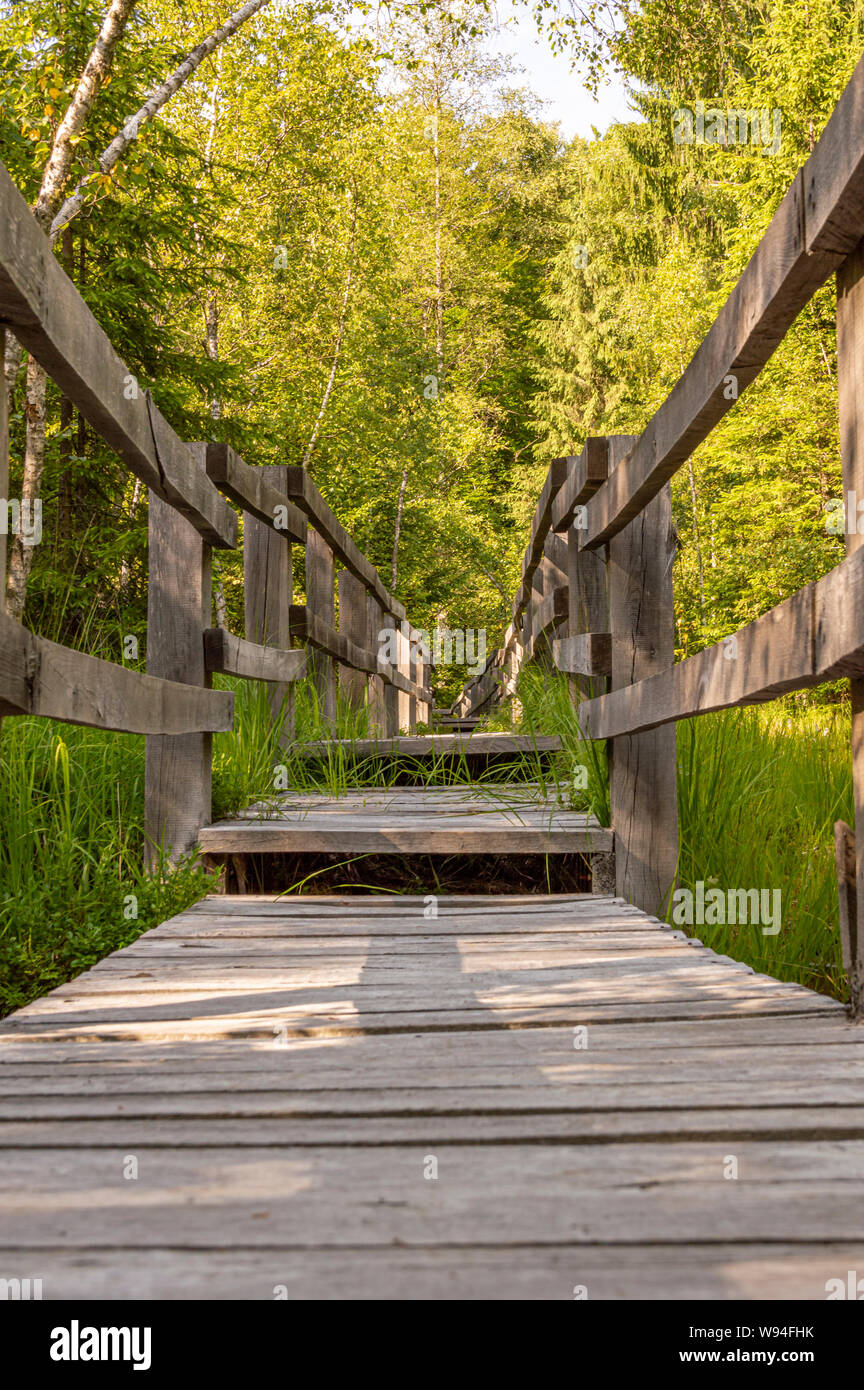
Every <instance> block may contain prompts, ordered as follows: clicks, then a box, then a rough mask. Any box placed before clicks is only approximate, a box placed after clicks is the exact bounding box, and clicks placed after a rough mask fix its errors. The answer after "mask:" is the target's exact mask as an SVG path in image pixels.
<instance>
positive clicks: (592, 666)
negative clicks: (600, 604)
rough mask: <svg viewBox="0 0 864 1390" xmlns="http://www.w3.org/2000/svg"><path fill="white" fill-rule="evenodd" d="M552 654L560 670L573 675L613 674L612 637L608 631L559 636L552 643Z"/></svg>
mask: <svg viewBox="0 0 864 1390" xmlns="http://www.w3.org/2000/svg"><path fill="white" fill-rule="evenodd" d="M552 655H553V658H554V661H555V665H556V666H557V667H558V670H559V671H567V672H568V673H570V674H571V675H576V676H609V675H611V674H612V637H611V634H610V633H608V632H580V633H577V634H576V636H575V637H559V638H557V639H556V640H555V641H554V642H553V643H552Z"/></svg>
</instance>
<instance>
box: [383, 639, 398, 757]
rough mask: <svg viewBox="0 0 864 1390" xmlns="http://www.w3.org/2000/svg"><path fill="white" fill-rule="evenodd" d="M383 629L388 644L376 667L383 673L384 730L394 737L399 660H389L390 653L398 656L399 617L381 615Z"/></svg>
mask: <svg viewBox="0 0 864 1390" xmlns="http://www.w3.org/2000/svg"><path fill="white" fill-rule="evenodd" d="M383 618H384V623H383V629H382V630H383V631H384V632H386V633H387V642H388V646H387V647H386V648H385V650H384V652H383V653H382V657H381V659H379V662H378V669H379V671H382V672H383V673H384V731H385V733H386V735H387V737H388V738H396V736H397V735H398V733H399V688H398V686H397V685H396V684H395V683H394V682H395V680H398V678H399V662H398V659H397V660H396V661H390V660H388V659H387V657H388V656H389V655H390V654H391V653H392V654H393V655H395V656H398V648H397V643H398V640H399V619H398V618H396V617H394V615H393V614H392V613H385V614H384V615H383Z"/></svg>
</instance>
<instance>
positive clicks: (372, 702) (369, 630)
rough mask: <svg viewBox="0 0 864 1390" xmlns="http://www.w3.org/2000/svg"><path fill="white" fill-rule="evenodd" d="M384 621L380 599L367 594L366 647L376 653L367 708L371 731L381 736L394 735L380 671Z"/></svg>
mask: <svg viewBox="0 0 864 1390" xmlns="http://www.w3.org/2000/svg"><path fill="white" fill-rule="evenodd" d="M383 621H384V612H383V609H382V607H381V602H380V600H379V599H378V598H377V597H376V595H375V594H374V593H371V594H370V593H367V595H366V647H367V650H368V651H370V652H374V654H375V666H374V668H373V670H374V672H375V674H374V675H371V676H370V677H369V680H368V681H367V683H366V708H367V711H368V715H369V732H370V734H372V735H379V736H380V737H381V738H388V737H390V736H392V732H393V731H392V729H390V728H389V727H388V723H387V709H386V706H385V703H384V677H383V675H381V674H380V673H379V667H380V662H379V655H378V654H379V652H380V644H379V637H378V634H379V633H380V631H381V627H382V624H383Z"/></svg>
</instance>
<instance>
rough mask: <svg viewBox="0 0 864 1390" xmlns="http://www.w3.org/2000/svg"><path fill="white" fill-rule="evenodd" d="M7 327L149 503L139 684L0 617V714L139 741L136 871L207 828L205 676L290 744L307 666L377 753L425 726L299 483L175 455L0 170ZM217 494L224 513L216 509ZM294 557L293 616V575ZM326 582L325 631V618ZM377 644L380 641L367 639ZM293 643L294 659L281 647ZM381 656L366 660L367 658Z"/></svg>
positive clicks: (383, 596)
mask: <svg viewBox="0 0 864 1390" xmlns="http://www.w3.org/2000/svg"><path fill="white" fill-rule="evenodd" d="M7 326H8V327H9V328H11V330H12V332H13V333H14V335H15V337H16V338H17V339H18V340H19V342H20V343H21V344H23V346H24V347H25V348H27V349H28V350H29V351H30V352H31V353H32V354H33V356H34V357H35V358H36V360H37V361H38V362H40V363H41V365H42V366H43V367H44V368H45V370H46V371H47V373H48V374H49V375H50V376H51V377H52V378H53V380H54V381H55V382H56V383H57V385H58V386H59V387H60V389H61V390H62V392H63V394H64V395H65V396H66V398H67V399H68V400H69V401H70V402H71V403H72V404H73V405H75V406H77V407H78V409H79V410H80V412H81V414H82V415H83V416H84V417H85V418H86V419H87V421H88V422H89V423H90V425H92V427H93V428H94V430H96V431H97V433H98V434H100V435H101V436H102V438H103V439H104V440H105V441H106V443H108V444H109V445H110V446H111V447H112V448H113V449H114V450H116V452H117V453H118V454H119V456H120V457H121V458H122V459H123V460H124V462H125V463H126V464H127V465H128V467H129V468H130V470H131V471H132V472H133V473H134V474H136V476H137V477H138V478H140V479H141V481H142V482H144V483H145V484H146V485H147V487H148V488H149V489H150V511H149V573H148V613H147V674H146V675H145V674H144V673H142V672H139V671H135V670H132V669H129V668H127V667H123V666H119V665H116V664H115V663H113V662H110V661H105V660H102V659H101V658H98V657H94V656H89V655H87V654H85V653H83V652H79V651H75V650H73V649H71V648H68V647H64V646H60V645H58V644H57V643H55V642H49V641H47V640H45V639H44V638H42V637H38V636H36V635H34V634H33V633H31V632H29V631H27V629H26V628H24V627H22V626H21V625H20V624H19V623H17V622H14V621H13V620H12V619H11V618H9V617H7V616H6V615H5V614H3V613H0V715H3V716H8V715H36V716H41V717H44V718H48V719H57V720H63V721H66V722H69V723H74V724H84V725H89V726H92V727H94V728H99V729H110V730H115V731H124V732H128V733H135V734H146V735H147V762H146V766H147V771H146V790H145V803H146V804H145V828H146V834H147V838H148V844H149V845H150V851H151V860H153V861H155V860H156V859H157V858H158V857H159V855H160V854H161V853H163V852H164V853H165V854H167V856H168V857H169V858H170V859H172V860H176V859H177V858H179V857H180V856H182V855H184V854H186V853H187V852H189V851H190V850H192V849H193V848H194V846H195V843H196V841H197V838H198V832H199V830H200V829H201V827H202V826H204V825H206V824H208V823H209V821H210V818H211V740H212V735H213V734H214V733H217V732H219V731H224V730H228V729H230V728H231V727H232V723H233V718H234V696H233V694H231V693H230V692H228V691H217V690H213V689H211V682H212V676H213V674H214V672H225V673H229V674H231V675H233V676H239V677H245V678H247V679H250V680H259V681H267V682H269V683H270V702H271V707H272V709H273V712H274V715H275V714H276V712H277V711H278V712H280V713H282V712H283V706H285V705H287V708H286V709H285V710H284V714H285V720H284V725H283V727H284V729H285V730H286V734H285V735H284V736H287V737H290V736H291V733H292V732H293V720H292V709H291V705H292V683H293V682H294V681H296V680H297V679H298V677H299V676H301V675H302V674H303V673H304V671H305V670H306V668H307V660H308V666H309V667H310V668H311V674H312V677H313V679H314V683H315V688H316V691H317V694H318V698H319V701H320V706H321V710H322V713H323V716H324V718H325V720H332V719H333V717H334V715H335V712H336V691H337V686H340V687H341V689H342V692H343V695H344V696H345V698H346V699H347V700H348V702H349V703H350V704H352V705H353V706H355V707H360V706H363V705H365V706H366V707H367V709H368V713H369V722H370V726H371V728H372V730H373V731H374V732H376V733H380V734H382V735H384V736H388V735H394V734H396V733H397V732H398V731H399V730H400V729H405V730H408V731H413V730H414V729H415V728H416V725H417V722H418V720H419V721H420V722H428V720H429V718H430V711H431V702H432V693H431V691H430V690H429V689H428V687H427V683H426V669H425V667H426V663H427V661H428V653H427V652H426V650H425V647H424V646H423V640H422V636H421V634H419V633H417V632H416V631H415V630H414V628H413V627H412V626H411V625H410V623H409V622H408V621H407V618H406V614H405V609H404V607H403V606H402V604H401V603H400V602H399V601H398V600H397V599H396V598H395V597H394V596H393V595H392V594H390V593H388V591H387V589H386V588H385V587H384V584H383V583H382V581H381V579H380V577H379V575H378V573H377V571H376V570H375V568H374V566H373V565H372V564H371V562H370V561H369V560H368V559H367V558H366V556H365V555H363V554H362V553H361V552H360V550H359V549H358V548H357V546H356V545H355V544H354V542H353V540H352V539H351V537H350V536H349V535H348V534H347V532H346V531H345V530H344V529H343V528H342V526H341V525H340V524H339V522H338V521H337V519H336V517H335V516H334V515H333V513H332V511H331V510H330V508H329V507H328V506H327V504H326V502H325V501H324V498H323V497H322V496H321V494H320V493H319V491H318V489H317V488H316V487H315V485H314V483H313V482H312V480H311V479H310V477H309V476H308V474H307V473H305V472H304V471H303V469H301V468H293V467H288V466H284V465H270V466H266V467H256V468H253V467H250V466H249V465H248V464H246V463H244V461H243V460H242V459H241V458H239V457H238V455H237V454H236V453H235V452H234V451H233V450H232V449H230V448H229V447H228V446H227V445H225V444H214V443H209V444H187V443H185V442H184V441H183V440H181V439H180V438H178V436H177V435H176V434H175V433H174V431H173V429H172V428H171V426H170V425H169V424H168V422H167V421H166V420H165V419H164V417H163V416H162V415H161V414H160V412H159V411H158V409H157V408H156V406H155V405H154V403H153V400H152V398H151V396H150V394H149V392H147V391H144V390H139V389H138V386H137V383H136V382H135V378H134V376H133V374H132V373H131V372H130V371H129V370H128V368H127V367H126V366H125V364H124V363H123V362H121V360H120V358H119V357H118V356H117V354H116V353H115V352H114V350H113V348H112V346H111V343H110V342H109V340H108V338H107V337H106V335H105V333H104V332H103V331H102V329H101V328H100V327H99V325H98V323H97V322H96V320H95V319H94V317H93V315H92V314H91V312H90V310H89V309H88V308H87V306H86V304H85V303H84V301H83V299H82V298H81V296H80V295H79V294H78V291H77V290H76V289H75V286H74V285H73V283H72V281H71V280H70V279H69V278H68V276H67V275H66V274H65V272H64V271H63V269H62V267H61V266H60V264H59V262H58V261H57V260H56V258H55V256H54V255H53V253H52V251H51V248H50V246H49V243H48V240H47V238H46V237H45V236H44V235H43V233H42V231H41V230H40V228H39V227H38V225H37V223H36V222H35V220H34V218H33V217H32V215H31V213H30V210H29V208H28V207H27V204H26V203H25V201H24V199H23V198H22V197H21V195H20V193H19V192H18V190H17V189H16V188H15V186H14V184H13V183H12V180H11V179H10V177H9V174H8V172H7V171H6V169H5V168H4V167H3V166H2V165H0V357H2V349H3V341H4V339H5V333H6V328H7ZM223 493H224V494H225V496H223V495H222V494H223ZM225 497H228V498H230V499H231V501H232V502H234V503H235V504H236V505H237V506H238V507H239V508H240V509H241V511H242V512H243V516H244V524H243V571H244V626H245V633H244V636H243V637H240V636H238V635H236V634H233V633H230V632H228V631H226V630H225V629H223V628H219V627H214V626H213V619H212V600H211V577H210V566H211V553H212V550H213V548H214V547H215V548H220V549H233V548H235V547H236V546H237V540H238V530H239V528H238V519H237V514H236V512H235V511H234V510H233V509H232V507H231V506H230V505H229V504H228V502H227V501H226V500H225ZM7 498H8V403H7V400H6V386H5V380H4V379H3V377H2V374H0V499H2V501H3V503H4V505H5V502H6V500H7ZM5 539H6V537H5V534H4V535H2V536H0V544H2V545H3V549H2V550H0V580H2V577H3V576H4V575H5ZM298 545H299V546H302V547H304V549H305V587H306V602H305V604H304V605H297V604H295V603H294V601H293V592H292V588H293V584H292V578H293V576H292V558H293V549H294V547H296V546H298ZM337 563H338V565H339V567H340V569H339V573H338V626H337V620H336V608H337V590H336V583H337V573H336V567H337ZM382 634H386V636H387V638H389V640H385V641H384V642H383V643H382V642H381V641H380V640H379V639H380V638H381V636H382ZM296 641H302V642H304V643H305V644H306V647H307V648H308V652H307V653H304V651H302V650H300V649H297V648H295V647H294V646H293V644H294V643H295V642H296ZM382 646H383V655H382Z"/></svg>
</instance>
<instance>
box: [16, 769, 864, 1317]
mask: <svg viewBox="0 0 864 1390" xmlns="http://www.w3.org/2000/svg"><path fill="white" fill-rule="evenodd" d="M437 790H438V791H440V792H442V793H443V794H444V795H446V796H452V795H453V793H454V789H448V788H441V789H437ZM381 794H382V793H379V795H381ZM359 795H360V793H359V792H358V793H357V796H358V797H359ZM428 902H429V898H428V897H426V898H424V897H422V896H415V897H395V898H388V899H386V900H382V898H381V897H376V896H374V895H372V896H369V895H361V896H358V897H344V896H343V897H337V898H319V899H308V898H299V899H298V898H295V899H284V898H283V899H280V900H276V901H267V900H262V899H260V898H248V897H247V898H238V899H231V898H225V897H221V898H215V897H214V898H210V899H207V900H205V901H203V902H201V903H199V904H196V905H195V906H194V907H192V908H190V909H189V910H188V911H186V912H183V913H180V914H178V916H177V917H175V918H174V919H173V920H172V922H171V923H165V924H164V925H163V926H161V927H159V928H157V929H155V930H154V931H151V932H148V933H146V934H145V935H144V936H143V937H141V938H140V939H139V940H138V941H137V942H135V943H133V944H132V945H131V946H130V947H127V948H125V949H124V950H123V951H120V952H118V953H116V954H115V955H114V956H111V957H109V958H108V959H107V960H105V961H103V962H101V963H100V964H99V965H98V966H96V967H94V968H93V969H91V970H89V971H88V972H86V973H85V974H84V975H82V976H80V977H79V978H78V979H77V980H74V981H72V982H70V984H68V985H66V986H63V987H62V988H61V989H59V990H56V991H54V992H53V993H52V994H51V995H48V996H47V997H46V998H44V999H42V1000H39V1001H36V1002H35V1003H34V1004H32V1005H30V1006H28V1007H27V1008H26V1009H23V1010H21V1011H19V1012H18V1013H17V1014H13V1015H12V1016H11V1017H9V1018H8V1019H6V1020H5V1021H3V1022H2V1023H0V1073H2V1081H3V1084H2V1088H0V1090H2V1099H0V1222H2V1227H3V1233H4V1234H3V1243H4V1250H5V1252H6V1253H5V1257H4V1258H5V1259H6V1263H7V1265H8V1266H9V1267H10V1268H15V1269H17V1268H22V1269H28V1270H29V1269H33V1270H36V1269H37V1268H38V1272H39V1275H40V1277H41V1278H42V1279H43V1286H44V1297H46V1298H60V1297H65V1296H74V1297H75V1298H78V1299H80V1298H82V1297H83V1298H87V1297H97V1296H98V1297H107V1298H111V1299H128V1298H132V1297H143V1298H145V1299H147V1298H151V1297H160V1298H162V1297H165V1296H166V1295H168V1294H170V1295H171V1296H174V1297H182V1298H212V1297H226V1298H228V1297H230V1298H244V1297H250V1298H261V1297H272V1294H273V1288H274V1287H275V1286H277V1285H285V1288H286V1291H287V1293H288V1296H289V1297H291V1298H303V1297H309V1296H310V1294H312V1293H315V1292H318V1293H320V1294H321V1295H322V1296H328V1297H332V1296H333V1295H334V1290H341V1291H343V1292H344V1295H345V1296H346V1297H348V1298H357V1297H378V1298H383V1297H393V1298H400V1299H416V1298H420V1297H425V1298H436V1299H437V1298H447V1297H454V1296H458V1297H460V1298H480V1297H487V1298H504V1297H511V1296H512V1297H538V1298H539V1297H546V1298H548V1297H566V1298H568V1299H570V1300H572V1297H573V1286H574V1284H582V1285H587V1287H588V1293H589V1297H600V1296H606V1297H611V1298H625V1297H642V1296H645V1292H646V1290H647V1291H648V1293H649V1295H654V1294H656V1295H657V1296H659V1295H660V1294H661V1293H662V1294H663V1296H664V1297H667V1298H670V1299H689V1298H693V1297H704V1298H724V1297H733V1296H735V1297H741V1296H746V1297H748V1298H751V1299H771V1298H776V1297H777V1295H778V1291H779V1290H781V1289H782V1290H783V1291H788V1293H789V1296H795V1297H799V1298H818V1299H820V1300H821V1299H822V1298H824V1297H825V1285H826V1281H827V1280H828V1279H829V1278H833V1277H836V1275H837V1272H838V1270H839V1272H840V1274H841V1275H842V1274H843V1272H844V1271H845V1270H846V1268H847V1267H850V1268H852V1267H854V1262H855V1260H856V1259H859V1257H860V1252H861V1251H862V1250H864V1226H862V1223H861V1220H860V1218H857V1217H856V1216H855V1212H856V1211H857V1210H858V1207H860V1203H857V1204H856V1199H857V1196H858V1195H861V1194H862V1193H864V1184H862V1181H861V1176H860V1175H861V1170H862V1161H864V1066H862V1063H861V1061H860V1060H859V1053H860V1054H861V1056H862V1057H864V1029H861V1028H856V1027H853V1026H852V1025H850V1024H849V1023H848V1022H847V1021H846V1019H845V1017H844V1014H843V1010H842V1008H841V1006H840V1005H839V1004H837V1003H836V1002H835V1001H832V1000H828V999H824V998H821V997H820V996H818V995H815V994H813V993H811V992H810V991H808V990H806V989H802V988H800V987H797V986H790V985H779V984H778V983H777V982H772V981H770V980H767V979H766V978H765V977H760V976H756V975H754V974H753V973H752V972H751V971H749V969H746V968H743V967H740V966H738V965H737V964H736V963H734V962H729V961H726V960H724V959H722V958H720V957H717V956H715V955H714V954H713V953H712V952H711V951H709V950H707V949H706V948H705V947H703V946H701V945H700V944H698V943H695V942H690V941H688V940H687V939H686V938H685V937H684V936H683V934H682V933H681V932H677V931H672V930H671V929H668V928H664V927H663V926H661V925H660V924H659V923H658V922H656V921H655V920H653V919H651V918H649V917H647V916H646V915H645V914H644V913H642V912H639V911H638V910H637V909H635V908H632V907H630V906H628V905H626V904H623V903H620V902H618V901H616V900H612V899H609V898H606V899H593V900H592V899H591V898H590V897H589V896H587V895H586V896H580V895H575V896H573V895H550V896H542V895H540V896H531V895H522V896H516V895H510V896H507V897H502V898H500V899H495V898H488V897H487V898H485V899H484V898H481V897H454V898H452V899H449V898H446V897H442V898H440V899H438V908H439V915H438V916H437V917H432V916H428V915H426V909H427V906H428ZM232 923H233V924H235V925H234V927H233V928H232V925H231V924H232ZM256 924H258V925H257V926H256ZM445 928H446V929H447V930H445ZM266 931H270V932H276V933H280V934H279V935H276V936H267V935H261V933H262V932H266ZM214 932H215V933H222V935H218V934H217V935H214V934H213V933H214ZM322 933H325V934H324V935H322ZM326 933H329V935H328V934H326ZM628 941H629V942H630V943H631V944H630V948H629V949H627V946H626V943H627V942H628ZM196 943H197V946H196ZM268 944H269V949H270V950H271V951H275V952H276V954H275V955H272V954H271V955H267V954H264V955H261V956H260V958H259V957H256V955H255V952H256V951H258V952H260V951H262V950H263V949H264V947H267V946H268ZM250 953H251V954H250ZM636 999H639V1000H641V1002H640V1003H638V1004H637V1003H634V1002H633V1001H634V1000H636ZM88 1039H89V1041H88ZM95 1039H100V1040H99V1041H96V1040H95ZM130 1153H131V1154H135V1155H136V1156H137V1158H138V1162H139V1165H140V1166H139V1181H138V1182H129V1181H125V1180H124V1163H125V1162H126V1161H127V1156H128V1155H129V1154H130ZM730 1153H731V1154H734V1155H735V1156H736V1158H737V1161H738V1164H739V1179H740V1180H739V1181H737V1182H732V1181H728V1180H727V1170H726V1167H725V1166H724V1165H726V1164H727V1163H728V1155H729V1154H730ZM430 1159H434V1161H435V1168H434V1176H431V1173H432V1170H431V1169H430ZM859 1189H860V1192H859ZM850 1199H851V1201H850ZM850 1213H851V1215H850ZM454 1251H455V1254H454ZM133 1252H134V1254H133ZM508 1271H509V1272H508ZM334 1280H335V1281H336V1282H335V1283H334V1282H333V1281H334Z"/></svg>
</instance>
